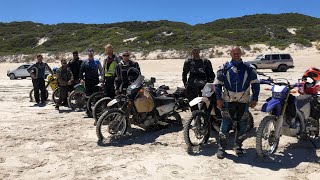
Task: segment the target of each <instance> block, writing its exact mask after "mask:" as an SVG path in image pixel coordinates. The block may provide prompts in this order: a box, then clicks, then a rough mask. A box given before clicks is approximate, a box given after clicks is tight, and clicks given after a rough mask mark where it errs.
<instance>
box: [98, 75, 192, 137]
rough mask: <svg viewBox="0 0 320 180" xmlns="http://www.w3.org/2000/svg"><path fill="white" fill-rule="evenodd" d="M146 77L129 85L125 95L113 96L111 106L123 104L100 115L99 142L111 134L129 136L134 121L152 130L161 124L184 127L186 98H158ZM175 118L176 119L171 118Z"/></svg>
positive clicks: (140, 77)
mask: <svg viewBox="0 0 320 180" xmlns="http://www.w3.org/2000/svg"><path fill="white" fill-rule="evenodd" d="M143 80H144V76H141V75H140V76H139V77H138V78H137V80H136V81H135V82H134V83H133V84H131V85H130V86H129V87H128V88H127V92H126V95H125V96H121V98H116V99H113V100H112V101H110V102H109V103H108V105H107V106H109V107H110V106H114V105H115V104H123V105H122V106H121V108H114V109H110V110H108V111H106V112H105V113H103V114H102V116H101V117H100V118H99V120H98V123H97V126H96V133H97V137H98V140H99V142H102V141H103V140H105V139H107V137H109V136H111V137H120V136H122V135H125V134H126V132H127V130H128V128H129V127H130V126H131V124H134V125H137V126H139V127H141V128H143V129H146V130H147V129H152V128H155V127H157V126H159V125H160V126H167V125H170V124H171V125H178V126H182V122H181V117H180V115H179V113H178V112H179V111H184V110H185V109H183V107H184V105H185V104H186V101H185V100H183V99H180V98H178V99H176V98H173V97H155V96H154V95H152V94H151V93H150V90H148V87H146V86H145V84H144V82H143ZM171 118H173V119H171Z"/></svg>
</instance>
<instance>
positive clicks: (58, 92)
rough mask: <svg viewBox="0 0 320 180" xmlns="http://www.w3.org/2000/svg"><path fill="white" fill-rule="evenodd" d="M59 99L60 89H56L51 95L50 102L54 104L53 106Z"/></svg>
mask: <svg viewBox="0 0 320 180" xmlns="http://www.w3.org/2000/svg"><path fill="white" fill-rule="evenodd" d="M59 97H60V88H59V87H58V88H56V89H55V90H54V91H53V93H52V101H53V102H54V104H57V103H58V100H59Z"/></svg>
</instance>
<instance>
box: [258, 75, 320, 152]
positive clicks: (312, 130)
mask: <svg viewBox="0 0 320 180" xmlns="http://www.w3.org/2000/svg"><path fill="white" fill-rule="evenodd" d="M260 75H264V74H263V73H260ZM264 76H265V75H264ZM260 81H261V82H260V83H261V84H268V85H271V86H272V88H271V89H269V88H267V89H266V90H271V91H272V97H270V98H268V99H267V100H266V101H267V102H266V103H265V104H264V105H263V106H262V110H261V111H262V112H267V113H269V115H267V116H266V117H264V118H263V119H262V121H261V123H260V125H259V127H258V131H257V138H256V150H257V154H258V156H259V157H265V156H270V155H271V154H273V153H275V152H276V150H277V148H278V145H279V141H280V137H281V136H282V135H285V136H291V137H297V138H303V139H304V138H309V139H310V138H315V137H318V136H319V118H320V98H319V95H318V94H313V95H311V94H305V95H300V96H297V97H295V96H293V95H292V93H295V91H294V90H293V89H294V86H293V85H291V84H290V82H289V81H288V80H287V79H284V78H281V79H275V80H273V79H271V78H270V77H269V78H268V79H263V80H260ZM310 140H311V139H310ZM311 142H312V140H311ZM313 145H314V144H313Z"/></svg>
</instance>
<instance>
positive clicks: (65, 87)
mask: <svg viewBox="0 0 320 180" xmlns="http://www.w3.org/2000/svg"><path fill="white" fill-rule="evenodd" d="M57 80H58V85H59V89H60V94H59V100H58V102H57V104H56V107H55V108H56V110H59V106H61V105H64V104H67V98H68V92H69V90H70V89H71V88H70V86H71V85H72V83H73V81H74V79H73V74H72V71H71V69H70V68H69V67H68V65H67V60H65V59H62V60H61V67H60V68H59V69H58V70H57Z"/></svg>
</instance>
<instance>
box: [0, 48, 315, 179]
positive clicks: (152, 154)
mask: <svg viewBox="0 0 320 180" xmlns="http://www.w3.org/2000/svg"><path fill="white" fill-rule="evenodd" d="M244 59H245V58H244ZM294 59H295V66H296V68H295V69H290V70H289V71H288V72H286V73H272V72H271V71H270V70H265V71H263V72H265V73H266V74H268V75H270V76H272V77H274V78H275V77H285V78H288V79H289V80H290V81H291V82H295V81H296V80H297V79H298V78H299V77H301V75H302V73H303V72H304V71H305V70H306V69H307V68H308V67H310V66H318V67H319V59H320V55H319V54H311V55H308V56H302V55H300V56H299V55H297V56H294ZM226 60H228V59H227V58H217V59H211V61H212V65H213V69H214V71H216V70H217V68H218V66H219V65H221V64H222V63H223V62H224V61H226ZM183 62H184V60H181V59H176V60H154V61H139V63H140V66H141V69H142V73H143V74H144V75H145V76H146V77H151V76H154V77H156V78H157V83H156V84H157V85H161V84H166V85H169V86H170V87H171V88H172V89H175V87H177V86H181V85H182V82H181V71H182V66H183ZM50 65H51V66H58V65H57V64H50ZM17 66H18V64H9V63H7V64H0V112H1V115H0V144H1V146H0V179H110V180H111V179H257V178H264V179H266V178H268V179H319V177H320V163H319V162H320V150H319V149H315V148H314V147H313V146H312V144H311V143H310V142H309V141H302V142H299V143H297V140H296V139H295V138H289V137H282V138H281V140H280V146H279V150H278V152H277V153H276V154H275V155H274V156H273V159H266V160H261V159H259V158H257V157H256V153H255V137H254V136H255V132H254V130H253V131H252V132H251V133H250V135H249V138H248V139H247V140H246V141H245V143H244V148H245V149H247V154H246V155H245V156H244V157H242V158H237V157H236V156H235V155H234V153H233V151H228V153H230V155H229V156H227V157H226V158H225V159H223V160H218V159H217V158H216V156H215V153H216V151H217V145H216V143H215V138H210V143H209V144H208V145H207V146H205V147H204V148H203V151H202V152H201V153H200V154H198V155H194V156H191V155H188V154H187V153H186V147H185V143H184V140H183V135H182V131H179V130H178V129H165V130H159V131H156V132H148V133H146V132H141V131H139V130H135V131H133V132H132V133H133V134H132V136H131V137H129V138H127V139H124V140H122V141H121V143H119V144H116V145H113V146H107V147H102V146H98V145H97V137H96V134H95V127H94V126H93V120H92V119H87V118H83V117H84V113H83V112H70V111H68V109H67V108H66V109H65V111H61V112H60V113H59V112H58V111H56V110H54V106H52V103H51V102H49V103H48V105H47V106H45V107H33V105H34V104H33V103H31V102H29V99H28V93H29V90H30V89H31V86H32V85H31V80H30V79H26V80H9V78H8V77H6V70H7V69H9V68H14V67H17ZM50 93H51V92H50ZM269 95H270V92H266V91H263V90H262V91H261V96H260V102H259V104H258V107H257V108H256V109H252V110H251V111H252V113H253V115H254V119H255V125H256V126H257V125H258V124H259V122H260V121H261V119H262V118H263V116H264V114H263V113H261V112H260V111H259V109H260V107H261V105H262V103H263V101H264V100H265V99H266V98H267V97H268V96H269ZM181 115H182V117H183V119H184V120H186V119H187V118H188V117H189V116H190V115H189V113H183V114H181ZM316 143H317V145H318V147H320V142H319V140H318V141H316Z"/></svg>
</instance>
